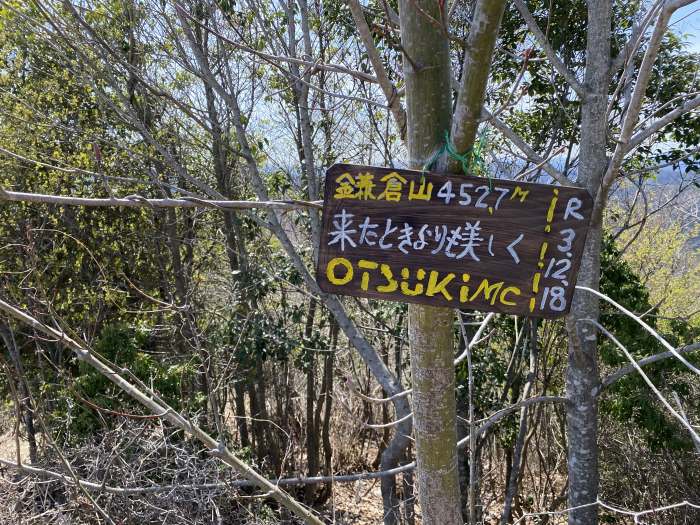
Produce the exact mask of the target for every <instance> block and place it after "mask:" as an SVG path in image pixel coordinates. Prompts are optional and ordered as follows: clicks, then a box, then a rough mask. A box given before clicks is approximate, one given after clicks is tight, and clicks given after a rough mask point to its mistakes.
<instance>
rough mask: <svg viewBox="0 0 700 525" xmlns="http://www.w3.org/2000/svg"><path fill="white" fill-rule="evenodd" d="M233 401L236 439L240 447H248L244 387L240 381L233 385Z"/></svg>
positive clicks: (248, 438)
mask: <svg viewBox="0 0 700 525" xmlns="http://www.w3.org/2000/svg"><path fill="white" fill-rule="evenodd" d="M233 399H234V404H235V407H236V408H235V410H236V425H237V427H238V438H239V440H240V445H241V447H244V448H245V447H249V446H250V437H249V436H248V421H247V418H246V411H245V386H244V385H243V380H242V379H237V380H235V382H234V384H233Z"/></svg>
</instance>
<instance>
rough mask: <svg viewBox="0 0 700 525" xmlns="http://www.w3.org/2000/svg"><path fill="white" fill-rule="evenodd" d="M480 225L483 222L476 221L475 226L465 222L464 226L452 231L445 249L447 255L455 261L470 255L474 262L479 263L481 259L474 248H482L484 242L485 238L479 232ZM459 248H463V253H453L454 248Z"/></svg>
mask: <svg viewBox="0 0 700 525" xmlns="http://www.w3.org/2000/svg"><path fill="white" fill-rule="evenodd" d="M480 223H481V221H476V222H475V223H474V224H472V223H470V222H465V223H464V226H458V227H457V228H455V229H454V230H452V231H451V232H450V238H449V240H448V241H447V247H446V248H445V255H447V256H448V257H451V258H453V259H462V258H464V257H466V256H467V255H468V256H469V257H471V258H472V259H473V260H474V261H477V262H479V261H480V259H479V257H478V256H477V255H476V253H475V252H474V248H477V247H479V246H481V242H482V241H483V240H484V239H483V237H479V232H481V226H480ZM457 246H459V247H461V248H462V251H461V252H459V253H454V252H452V248H453V247H457Z"/></svg>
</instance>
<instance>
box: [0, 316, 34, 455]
mask: <svg viewBox="0 0 700 525" xmlns="http://www.w3.org/2000/svg"><path fill="white" fill-rule="evenodd" d="M0 337H2V340H3V342H4V343H5V346H6V347H7V351H8V353H9V355H10V362H11V363H12V366H13V367H14V369H15V373H16V374H17V392H18V393H19V395H20V396H22V397H21V399H20V400H19V406H20V410H21V415H22V421H23V422H24V429H25V430H26V432H27V442H28V444H29V461H31V463H32V464H36V463H37V459H38V457H37V447H36V431H35V429H34V408H33V407H32V402H31V397H30V395H29V387H28V385H27V378H26V376H25V374H24V366H23V365H22V358H21V356H20V354H19V348H17V341H16V340H15V335H14V333H13V332H12V328H10V326H9V325H8V324H6V323H0ZM7 380H8V381H12V378H11V377H8V378H7Z"/></svg>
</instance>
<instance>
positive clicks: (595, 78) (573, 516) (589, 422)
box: [566, 0, 611, 525]
mask: <svg viewBox="0 0 700 525" xmlns="http://www.w3.org/2000/svg"><path fill="white" fill-rule="evenodd" d="M610 26H611V3H610V0H589V2H588V35H587V43H586V75H585V81H584V86H585V89H586V96H585V97H584V99H583V101H582V103H581V145H580V165H579V170H578V182H579V183H580V184H581V185H583V186H584V187H585V188H586V189H588V191H589V192H590V193H591V195H593V196H594V197H595V195H596V194H597V192H598V189H599V188H600V183H601V179H602V177H603V175H604V173H605V169H606V166H607V156H606V142H607V141H606V138H607V136H606V132H607V118H606V109H607V102H608V89H609V73H608V70H609V67H610V30H611V29H610ZM601 214H602V212H599V213H598V214H594V217H592V218H591V227H590V230H589V232H588V237H587V239H586V245H585V248H584V252H583V258H582V260H581V266H580V269H579V275H578V284H579V285H582V286H589V287H591V288H594V289H597V288H598V281H599V279H600V246H601V237H602V217H601ZM595 215H597V216H595ZM598 314H599V304H598V299H597V298H596V297H594V296H593V295H592V294H589V293H586V292H581V291H576V293H575V294H574V298H573V302H572V306H571V313H570V314H569V315H568V317H567V319H566V326H567V332H568V339H569V356H568V368H567V373H566V395H567V398H568V399H569V403H568V404H567V418H566V426H567V438H568V445H569V448H568V469H569V502H568V504H569V507H579V506H581V505H586V504H591V503H595V502H596V500H597V498H598V481H599V474H598V443H597V437H598V399H597V398H596V395H595V392H596V390H597V388H598V385H599V383H600V378H599V373H598V356H597V344H596V333H595V329H594V327H593V326H592V325H591V324H590V323H588V322H583V320H584V319H598ZM597 522H598V507H597V505H590V506H588V507H584V508H580V509H578V510H574V511H572V512H571V513H569V524H570V525H594V524H595V523H597Z"/></svg>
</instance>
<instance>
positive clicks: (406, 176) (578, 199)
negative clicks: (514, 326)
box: [316, 164, 593, 317]
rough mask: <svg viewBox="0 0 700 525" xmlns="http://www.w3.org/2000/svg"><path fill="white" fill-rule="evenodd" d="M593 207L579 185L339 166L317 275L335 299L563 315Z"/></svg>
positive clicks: (330, 181)
mask: <svg viewBox="0 0 700 525" xmlns="http://www.w3.org/2000/svg"><path fill="white" fill-rule="evenodd" d="M592 206H593V201H592V199H591V197H590V195H589V194H588V192H587V191H585V190H582V189H578V188H570V187H562V186H551V185H547V184H533V183H526V182H514V181H509V180H505V179H497V178H494V179H490V180H489V179H484V178H480V177H473V176H466V175H444V174H436V173H429V172H420V171H414V170H399V169H393V168H380V167H371V166H357V165H349V164H335V165H333V166H331V167H330V168H329V169H328V171H327V172H326V180H325V197H324V206H323V223H322V233H321V246H320V247H319V258H318V264H317V268H316V277H317V280H318V282H319V284H320V286H321V289H322V290H323V291H325V292H329V293H334V294H344V295H353V296H357V297H368V298H373V299H383V300H392V301H402V302H414V303H421V304H430V305H435V306H450V307H455V308H462V309H475V310H481V311H495V312H502V313H509V314H519V315H528V316H532V317H558V316H561V315H564V314H566V313H567V312H568V311H569V307H570V304H571V297H572V294H573V291H574V286H575V283H576V274H577V272H578V267H579V263H580V261H581V254H582V251H583V246H584V242H585V238H586V234H587V231H588V223H589V220H590V214H591V209H592Z"/></svg>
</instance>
